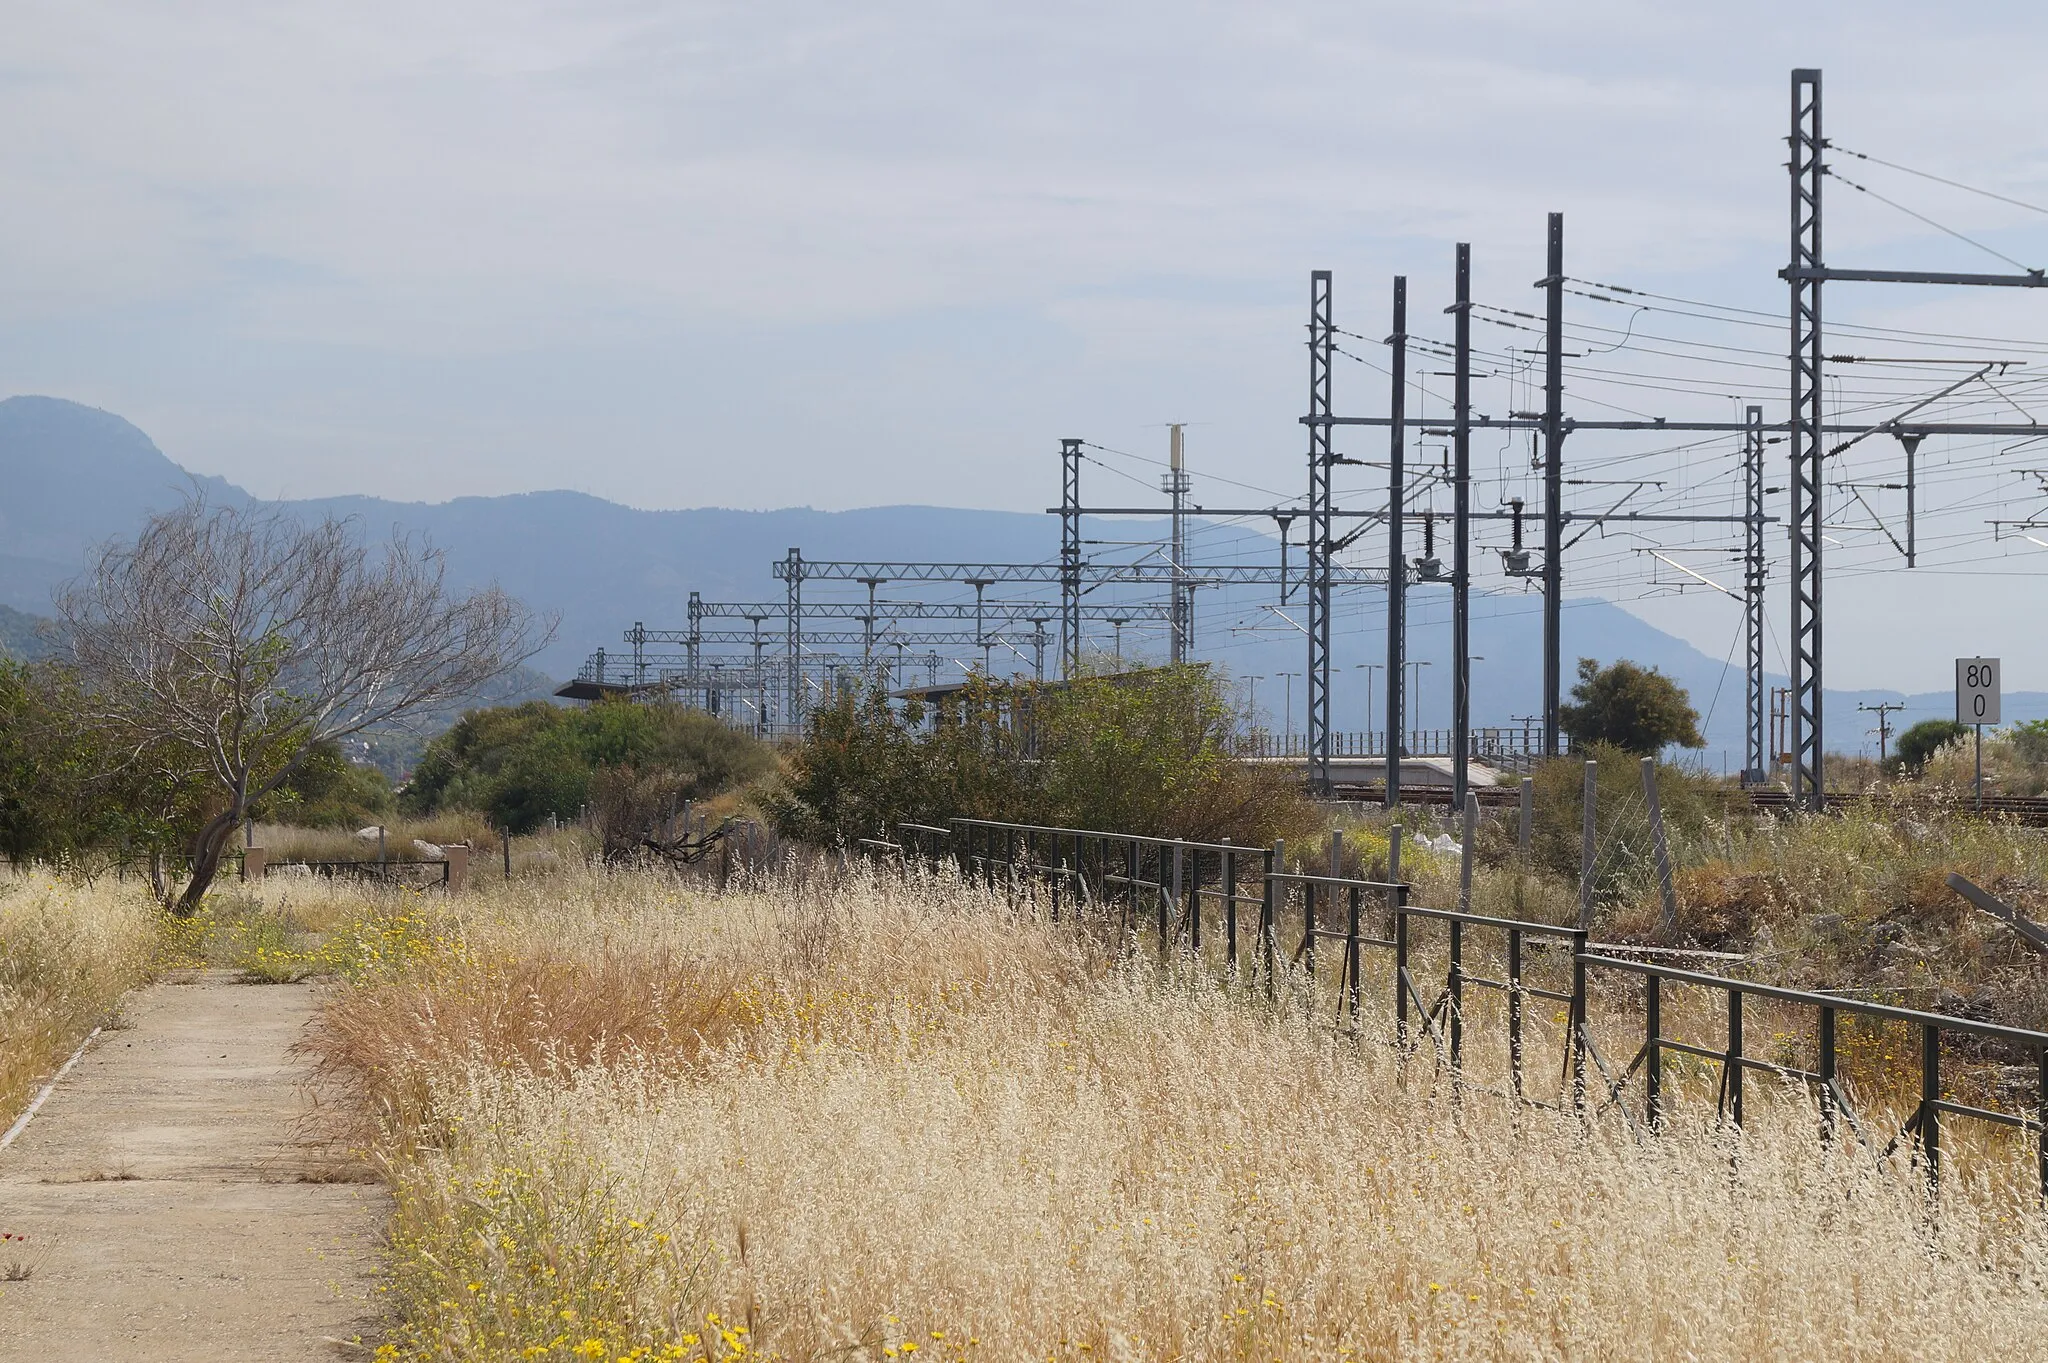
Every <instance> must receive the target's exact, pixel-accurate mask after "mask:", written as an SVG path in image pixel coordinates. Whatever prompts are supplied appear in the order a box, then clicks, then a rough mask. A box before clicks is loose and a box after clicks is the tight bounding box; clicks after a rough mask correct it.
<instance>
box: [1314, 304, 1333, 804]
mask: <svg viewBox="0 0 2048 1363" xmlns="http://www.w3.org/2000/svg"><path fill="white" fill-rule="evenodd" d="M1335 328H1336V322H1335V320H1334V318H1333V315H1332V311H1331V303H1330V272H1329V271H1328V270H1316V271H1314V272H1313V273H1312V274H1310V276H1309V305H1308V415H1309V421H1308V787H1309V791H1310V793H1312V794H1315V795H1327V794H1329V793H1330V567H1331V563H1330V560H1331V557H1332V550H1333V549H1334V547H1335V546H1334V545H1333V544H1332V542H1331V536H1330V521H1331V517H1330V472H1331V465H1332V464H1334V463H1335V462H1336V459H1335V455H1334V453H1333V452H1332V450H1331V447H1330V444H1331V441H1330V437H1331V432H1332V427H1331V424H1330V418H1331V417H1332V416H1334V415H1335V409H1334V408H1333V407H1332V405H1331V400H1330V368H1331V361H1332V360H1333V359H1334V358H1335V356H1334V354H1333V352H1334V349H1335V347H1336V334H1335Z"/></svg>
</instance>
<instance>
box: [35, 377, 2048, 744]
mask: <svg viewBox="0 0 2048 1363" xmlns="http://www.w3.org/2000/svg"><path fill="white" fill-rule="evenodd" d="M193 493H199V494H203V495H204V496H206V497H208V498H209V499H212V500H215V501H219V502H223V503H245V502H248V501H250V500H252V499H251V497H250V495H249V494H248V493H247V492H245V491H243V490H242V489H240V488H238V487H235V486H234V485H232V484H230V483H228V482H226V481H224V480H222V479H219V478H209V477H205V476H201V475H196V474H193V473H190V472H188V471H187V470H185V469H183V468H181V467H179V465H178V464H176V463H175V462H173V461H172V460H171V459H170V458H168V457H166V456H165V455H164V454H163V452H162V451H160V450H159V449H158V448H157V447H156V445H155V444H154V443H153V442H152V441H151V440H150V438H149V437H148V436H147V435H145V434H144V433H143V432H142V431H140V430H139V429H137V428H136V427H135V426H134V425H132V424H130V423H129V422H127V421H125V420H123V419H122V418H121V417H119V416H116V415H114V414H112V413H110V412H104V411H99V410H96V409H93V408H90V407H85V406H81V405H79V404H77V403H73V402H68V401H65V400H62V399H59V398H50V397H14V398H9V399H7V400H6V401H4V402H0V608H5V609H7V610H8V611H9V612H10V613H9V614H6V615H0V648H6V649H8V650H10V651H13V652H15V653H17V654H19V653H21V652H23V651H25V650H26V649H28V648H32V647H33V646H34V643H33V641H34V638H35V635H34V633H33V624H34V622H33V621H32V620H25V619H23V618H22V616H21V615H20V614H16V613H26V614H27V615H36V616H39V615H47V614H48V613H49V611H50V601H51V592H52V590H53V589H54V588H55V587H56V586H57V585H58V584H60V583H62V582H63V581H64V580H65V579H67V578H69V577H70V576H72V575H73V574H75V573H76V572H77V571H78V570H79V568H80V566H81V564H82V563H83V561H84V557H85V555H86V553H87V552H88V550H89V549H90V548H91V547H92V546H93V545H95V544H96V543H98V542H101V541H103V540H106V539H108V538H112V537H118V536H123V535H128V534H132V533H133V532H134V530H135V529H136V527H137V526H138V525H139V524H140V523H141V522H142V520H143V519H144V517H146V516H147V515H148V514H149V513H150V512H152V511H155V510H161V509H164V508H166V507H169V506H172V505H175V504H176V503H177V502H178V500H179V499H180V498H182V497H185V496H188V495H192V494H193ZM287 505H289V506H290V507H291V508H293V509H294V510H296V511H298V512H301V513H303V514H305V515H307V516H325V515H333V516H340V517H353V518H355V519H356V520H357V521H359V522H360V523H361V525H362V526H363V527H364V529H365V531H366V532H367V533H370V534H374V535H383V534H386V533H389V532H390V531H392V530H403V531H408V532H414V533H420V534H423V535H425V536H427V537H428V538H429V539H431V540H432V541H433V542H434V543H435V544H436V545H438V546H440V547H441V548H443V549H445V550H446V551H447V554H448V566H449V576H450V578H451V580H452V581H454V582H455V584H456V585H457V586H465V585H475V584H482V583H486V582H496V583H498V584H499V585H500V586H502V587H503V588H505V589H506V590H507V591H509V592H512V593H514V594H515V595H517V596H519V597H520V598H522V599H523V600H525V601H526V602H527V603H528V604H529V605H530V606H532V607H534V608H535V609H537V610H541V611H545V612H550V613H553V614H555V615H556V616H558V618H559V622H560V623H559V626H558V629H557V632H556V635H555V638H554V640H553V641H552V642H551V643H550V645H549V646H548V647H547V648H546V649H545V650H543V651H542V652H541V653H540V654H539V655H538V656H537V657H536V658H535V659H534V660H533V665H534V666H535V667H537V668H539V669H540V670H542V671H543V672H546V673H548V674H549V675H551V676H554V677H558V678H559V677H567V676H569V675H572V674H573V673H574V672H575V671H576V669H577V668H578V667H579V666H580V665H581V663H582V661H583V660H584V658H585V657H586V655H588V654H589V653H590V652H591V651H592V650H594V649H596V648H599V647H604V648H606V649H607V650H611V651H615V652H616V651H619V650H622V649H623V647H624V645H623V643H622V639H623V636H624V633H625V631H626V630H627V629H628V628H629V627H630V626H632V625H633V624H634V622H636V621H644V622H645V623H646V624H647V625H648V627H649V628H671V629H673V628H680V627H682V625H683V624H684V620H685V610H686V601H687V598H688V594H689V593H690V592H691V591H692V590H696V591H699V592H701V593H703V595H704V597H705V599H706V600H710V601H729V600H754V601H779V600H781V599H783V594H784V588H783V584H781V583H780V582H778V581H776V580H775V579H774V577H773V573H772V568H771V564H772V563H773V562H774V561H776V560H779V559H781V558H782V557H783V556H784V554H785V553H786V552H787V550H788V549H789V548H790V547H791V546H798V547H800V548H801V549H802V551H803V554H804V556H805V557H806V558H807V559H813V560H830V559H878V558H886V559H897V560H904V559H911V560H925V561H935V562H977V563H1033V562H1045V561H1048V560H1050V559H1053V558H1055V557H1056V556H1057V552H1058V523H1057V521H1056V520H1055V519H1054V518H1053V517H1051V516H1047V515H1028V514H1023V513H1016V512H1001V511H975V510H962V509H957V508H947V507H930V506H877V507H869V508H865V509H861V510H854V511H836V512H828V511H815V510H811V509H809V508H790V509H785V510H777V511H737V510H728V509H722V508H699V509H692V510H675V511H648V510H639V509H635V508H632V507H627V506H622V505H619V504H617V503H615V502H609V501H605V500H602V499H600V498H596V497H591V496H586V495H584V494H581V493H575V492H533V493H517V494H509V495H502V496H474V497H460V498H456V499H455V500H453V501H449V502H441V503H417V502H396V501H389V500H385V499H382V498H377V497H367V496H349V497H330V498H319V499H310V500H304V501H294V502H291V503H288V504H287ZM1160 530H1161V527H1160V526H1159V525H1158V524H1156V523H1152V522H1143V521H1102V522H1090V523H1088V524H1087V525H1086V526H1085V527H1084V534H1085V536H1086V537H1087V538H1089V539H1090V540H1116V539H1122V540H1126V541H1130V540H1144V539H1156V538H1158V537H1159V536H1160ZM1191 534H1192V535H1193V536H1194V537H1195V539H1196V540H1197V542H1198V544H1199V552H1200V553H1201V554H1202V555H1203V557H1204V561H1209V562H1214V561H1228V560H1231V559H1239V560H1244V559H1249V558H1258V559H1264V560H1266V561H1270V558H1271V555H1273V554H1274V553H1276V552H1277V549H1278V546H1277V544H1276V543H1275V542H1274V541H1273V539H1272V538H1271V537H1270V536H1266V535H1262V534H1259V533H1258V532H1256V531H1254V530H1251V529H1247V528H1245V527H1243V526H1237V525H1224V524H1215V523H1209V522H1203V521H1200V520H1197V521H1196V523H1195V528H1194V530H1192V531H1191ZM1299 552H1300V546H1299V545H1298V544H1297V545H1296V546H1295V553H1296V554H1297V555H1298V554H1299ZM1297 561H1298V559H1297ZM835 585H843V586H847V587H852V588H853V590H854V593H855V594H858V593H859V592H860V590H861V589H860V588H859V587H858V585H857V584H852V583H847V584H835ZM810 590H811V592H812V598H811V599H818V597H819V596H821V595H822V593H823V592H824V591H826V590H829V588H827V587H826V585H825V584H813V586H812V587H811V589H810ZM953 590H954V591H955V592H958V591H960V590H961V589H959V588H955V589H953ZM1004 590H1007V591H1008V592H1009V593H1010V594H1013V595H1014V594H1016V593H1017V592H1020V591H1022V592H1028V593H1030V594H1031V595H1032V596H1033V597H1034V598H1035V599H1043V598H1045V597H1047V596H1050V597H1051V598H1052V599H1055V600H1056V599H1057V589H1056V588H1052V587H1050V586H1036V587H1025V588H1014V587H1011V588H1007V589H999V590H998V591H996V592H992V593H991V597H992V599H993V598H994V597H995V596H997V595H1001V594H1003V591H1004ZM1261 590H1263V591H1264V595H1263V596H1258V597H1255V596H1254V595H1253V589H1232V590H1229V591H1207V592H1203V593H1199V594H1198V611H1199V615H1198V625H1197V630H1198V632H1197V639H1196V645H1197V649H1196V651H1197V654H1198V656H1203V657H1208V658H1212V659H1214V660H1216V661H1218V662H1219V663H1221V664H1222V665H1223V666H1225V667H1226V668H1228V669H1229V670H1230V671H1231V672H1232V673H1233V674H1234V675H1236V676H1238V677H1240V678H1243V679H1246V681H1247V684H1248V685H1249V684H1252V683H1250V679H1252V678H1257V679H1258V681H1257V682H1256V684H1255V687H1256V699H1257V703H1258V704H1259V706H1260V707H1261V708H1262V709H1264V710H1265V711H1267V712H1268V714H1269V715H1270V717H1271V723H1272V725H1273V727H1274V728H1276V729H1284V728H1288V727H1298V726H1299V724H1300V713H1301V707H1302V705H1303V703H1304V700H1305V698H1304V696H1303V695H1302V694H1301V688H1300V686H1299V685H1298V682H1297V681H1295V680H1294V679H1290V678H1289V677H1288V676H1287V674H1289V673H1293V674H1295V676H1296V677H1297V678H1298V676H1299V674H1300V672H1301V670H1302V667H1303V664H1304V662H1305V656H1304V655H1305V651H1306V644H1305V640H1304V639H1303V636H1302V635H1301V633H1300V632H1299V621H1300V619H1301V615H1302V613H1301V611H1300V610H1299V604H1300V603H1299V599H1298V593H1297V598H1296V600H1295V601H1293V602H1291V603H1281V602H1278V601H1277V600H1274V599H1272V593H1271V591H1270V589H1261ZM1432 592H1434V593H1435V595H1432V594H1431V593H1432ZM1442 592H1443V589H1441V588H1436V589H1431V588H1418V589H1417V590H1416V592H1415V593H1414V594H1413V597H1412V600H1413V603H1414V604H1413V606H1412V608H1411V632H1410V648H1409V656H1410V658H1411V659H1412V660H1414V661H1416V662H1419V663H1422V664H1425V666H1424V667H1422V668H1420V669H1417V670H1416V672H1415V673H1414V674H1413V675H1414V676H1416V677H1417V678H1419V680H1420V685H1419V687H1418V688H1417V694H1416V695H1415V701H1414V709H1413V713H1412V719H1413V722H1415V723H1416V724H1417V725H1418V726H1424V727H1427V726H1442V725H1445V724H1447V723H1448V722H1449V714H1448V711H1449V706H1448V700H1447V697H1446V696H1445V694H1444V692H1445V690H1446V688H1445V687H1444V686H1443V684H1442V682H1441V681H1440V680H1439V679H1442V678H1446V677H1448V675H1449V672H1448V651H1447V645H1448V637H1447V636H1448V633H1449V630H1448V627H1447V625H1445V624H1444V623H1443V622H1444V621H1445V620H1446V618H1447V616H1446V613H1445V600H1446V599H1445V598H1444V597H1443V595H1442ZM889 594H891V595H895V596H898V597H903V596H907V594H908V589H907V588H906V587H905V586H904V585H903V584H896V585H895V586H893V587H891V588H890V592H889ZM1566 607H1567V608H1566V610H1565V611H1564V648H1565V654H1566V661H1567V668H1568V669H1569V666H1570V663H1571V660H1573V659H1576V658H1578V657H1581V656H1585V657H1591V658H1595V659H1599V660H1601V661H1610V660H1613V659H1616V658H1624V657H1625V658H1630V659H1633V660H1634V661H1636V662H1638V663H1641V664H1644V665H1648V666H1654V667H1657V668H1659V669H1660V670H1662V671H1663V672H1665V673H1666V674H1667V675H1670V676H1672V677H1674V678H1675V679H1677V680H1678V681H1679V682H1680V683H1681V684H1683V685H1684V686H1686V687H1687V688H1688V689H1689V690H1690V691H1691V693H1692V695H1693V699H1694V703H1695V705H1696V706H1697V707H1698V708H1699V710H1700V711H1701V713H1702V715H1703V716H1704V717H1705V721H1706V723H1705V727H1706V731H1707V736H1708V738H1709V749H1708V752H1707V754H1706V757H1705V760H1706V761H1707V763H1708V764H1709V765H1710V766H1712V767H1715V768H1719V767H1721V766H1723V765H1735V766H1739V765H1740V761H1741V758H1740V752H1741V726H1742V678H1741V672H1740V667H1739V664H1737V665H1735V666H1730V664H1729V662H1728V661H1727V660H1724V659H1718V658H1711V657H1708V656H1707V655H1705V654H1703V653H1701V652H1700V651H1699V650H1697V649H1695V648H1693V647H1692V646H1691V645H1690V644H1688V643H1686V642H1685V641H1683V640H1681V639H1678V638H1676V637H1674V636H1672V635H1669V634H1666V633H1664V632H1663V631H1660V630H1658V629H1656V628H1654V627H1653V626H1651V625H1650V624H1648V623H1647V622H1645V621H1643V620H1642V619H1640V618H1638V617H1637V616H1635V615H1632V614H1630V613H1629V612H1628V611H1626V610H1623V609H1622V608H1621V607H1619V606H1617V605H1615V604H1614V603H1612V602H1609V601H1606V600H1604V599H1600V598H1597V597H1586V598H1573V599H1568V600H1567V602H1566ZM1382 609H1383V602H1382V601H1381V599H1380V594H1379V593H1378V592H1376V591H1370V590H1367V591H1362V592H1359V593H1353V594H1350V595H1347V596H1345V597H1343V598H1341V599H1340V602H1339V606H1338V610H1337V613H1336V625H1335V640H1334V645H1333V648H1334V654H1335V661H1336V667H1337V676H1338V681H1337V683H1336V690H1335V694H1334V699H1333V710H1334V714H1335V724H1336V727H1338V728H1340V729H1347V730H1354V729H1365V728H1368V727H1375V728H1376V727H1378V726H1377V724H1373V723H1369V722H1368V720H1367V706H1366V701H1367V696H1366V691H1367V688H1368V687H1370V688H1372V690H1373V701H1374V705H1375V707H1377V706H1378V705H1379V704H1381V703H1382V702H1381V699H1380V698H1381V697H1383V696H1384V691H1383V689H1382V688H1383V687H1384V684H1385V680H1386V679H1385V676H1384V672H1383V669H1382V670H1374V669H1375V668H1377V665H1378V663H1379V662H1381V661H1383V660H1384V656H1385V654H1384V645H1383V642H1382V634H1381V631H1380V629H1379V626H1378V620H1379V619H1380V618H1381V611H1382ZM731 623H741V622H731ZM1539 629H1540V615H1539V613H1538V604H1537V600H1536V598H1535V597H1533V596H1523V595H1513V594H1493V595H1479V596H1476V597H1475V598H1474V605H1473V621H1472V652H1473V653H1474V654H1475V655H1477V656H1476V660H1475V662H1474V664H1473V670H1472V679H1473V680H1472V685H1473V718H1474V722H1475V724H1481V725H1511V724H1515V723H1517V722H1518V720H1519V718H1520V717H1522V716H1526V715H1528V714H1530V713H1532V712H1533V711H1534V709H1535V707H1536V706H1537V704H1538V699H1537V684H1538V678H1539V677H1540V672H1541V661H1540V652H1539V651H1538V650H1539V648H1540V635H1539ZM1127 640H1128V644H1129V649H1130V651H1132V652H1146V651H1149V652H1153V653H1156V652H1157V651H1158V648H1159V644H1158V640H1157V639H1156V637H1155V638H1153V639H1150V640H1141V639H1140V638H1139V636H1138V635H1137V633H1136V631H1135V629H1133V631H1132V632H1131V633H1130V634H1129V635H1127ZM1093 642H1100V643H1101V644H1102V645H1104V646H1105V647H1106V646H1108V644H1109V639H1108V638H1107V637H1103V638H1100V639H1099V640H1091V643H1093ZM970 660H971V658H970V650H968V649H966V648H955V649H952V650H950V651H948V655H947V666H948V667H949V669H950V668H951V666H952V664H953V663H954V662H956V661H970ZM1008 661H1009V665H1010V666H1012V667H1023V668H1028V667H1029V666H1030V662H1029V660H1028V654H1027V653H1026V652H1024V651H1022V650H1019V651H1017V656H1016V657H1015V658H1012V659H1009V660H1008ZM998 667H999V669H1000V667H1001V663H1000V662H999V663H998ZM1771 684H1772V685H1782V684H1783V679H1782V678H1773V679H1771ZM1879 701H1897V702H1903V703H1904V704H1905V706H1906V708H1905V709H1904V710H1903V711H1902V712H1900V713H1899V714H1898V715H1897V717H1896V718H1895V720H1894V724H1895V726H1900V727H1902V726H1904V725H1906V724H1910V723H1912V722H1913V721H1914V720H1916V719H1921V718H1928V717H1932V716H1942V715H1947V714H1949V713H1950V711H1951V709H1952V700H1951V698H1950V696H1949V695H1948V694H1947V693H1946V692H1941V693H1928V694H1923V695H1915V696H1904V695H1901V694H1899V693H1896V692H1888V691H1841V692H1837V691H1830V692H1829V693H1828V694H1827V697H1826V707H1827V715H1828V721H1827V739H1828V743H1829V746H1830V747H1832V748H1835V749H1841V750H1848V751H1856V750H1858V749H1859V748H1864V747H1874V742H1873V740H1871V739H1870V738H1868V737H1867V736H1866V734H1865V730H1867V729H1868V728H1869V727H1870V722H1871V716H1870V715H1868V714H1866V713H1863V712H1860V711H1859V710H1858V709H1857V706H1858V704H1859V703H1864V702H1869V703H1876V702H1879ZM1290 702H1291V704H1290ZM1288 709H1291V710H1292V711H1293V712H1294V721H1293V725H1292V726H1290V725H1289V724H1288V723H1287V720H1286V718H1285V716H1284V715H1283V714H1282V711H1283V710H1288ZM2005 710H2006V715H2005V718H2006V720H2007V721H2008V722H2011V721H2013V720H2016V719H2030V718H2037V717H2043V716H2048V693H2020V694H2015V695H2009V696H2007V697H2006V705H2005Z"/></svg>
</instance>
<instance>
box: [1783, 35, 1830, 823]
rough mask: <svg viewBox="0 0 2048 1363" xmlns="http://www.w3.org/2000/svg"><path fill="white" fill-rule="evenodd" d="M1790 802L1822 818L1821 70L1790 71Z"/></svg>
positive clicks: (1822, 146) (1788, 164) (1824, 169)
mask: <svg viewBox="0 0 2048 1363" xmlns="http://www.w3.org/2000/svg"><path fill="white" fill-rule="evenodd" d="M1788 141H1789V142H1790V144H1791V152H1792V154H1791V156H1790V157H1789V158H1788V159H1787V161H1786V166H1787V167H1788V168H1789V170H1790V171H1791V188H1792V243H1791V244H1792V261H1791V265H1790V266H1789V267H1788V268H1787V270H1786V272H1785V274H1786V280H1787V282H1788V283H1789V284H1790V286H1791V338H1790V339H1791V352H1790V359H1791V364H1790V370H1791V380H1792V385H1791V386H1792V394H1791V396H1792V414H1791V422H1790V427H1791V440H1790V445H1791V451H1790V453H1791V459H1792V470H1791V472H1792V478H1791V486H1792V707H1791V708H1792V804H1793V806H1794V807H1795V808H1805V809H1810V810H1813V811H1815V812H1818V811H1819V810H1821V809H1822V808H1823V807H1824V803H1825V791H1824V790H1823V788H1822V781H1821V754H1822V751H1823V747H1822V737H1821V613H1820V592H1821V552H1820V548H1821V502H1822V495H1821V494H1822V479H1823V477H1824V470H1823V468H1822V461H1823V459H1824V457H1825V449H1824V447H1823V445H1822V432H1821V311H1820V286H1821V281H1822V279H1823V277H1824V272H1825V270H1826V266H1825V265H1824V264H1823V263H1822V261H1821V215H1820V193H1821V178H1822V176H1823V175H1824V174H1825V173H1826V168H1825V167H1824V165H1823V164H1822V161H1821V154H1822V150H1823V149H1824V148H1825V147H1826V145H1827V144H1826V142H1825V141H1823V140H1822V137H1821V121H1820V72H1819V71H1816V70H1812V69H1809V68H1800V69H1797V70H1794V71H1793V72H1792V132H1791V136H1790V138H1789V139H1788Z"/></svg>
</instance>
